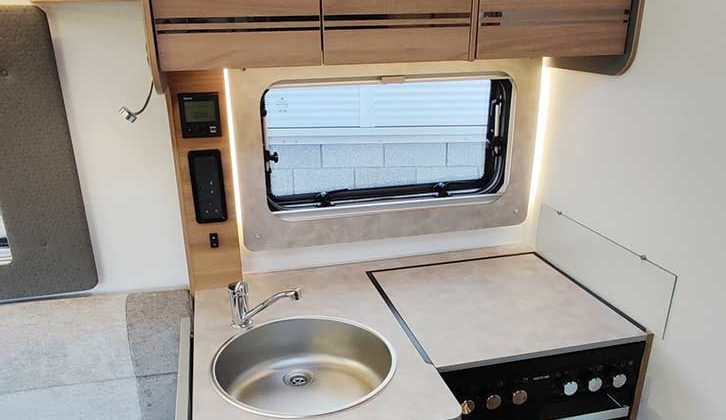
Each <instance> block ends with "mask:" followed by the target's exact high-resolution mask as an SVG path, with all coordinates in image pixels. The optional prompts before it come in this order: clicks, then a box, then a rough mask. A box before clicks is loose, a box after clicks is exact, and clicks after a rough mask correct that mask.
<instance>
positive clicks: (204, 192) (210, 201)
mask: <svg viewBox="0 0 726 420" xmlns="http://www.w3.org/2000/svg"><path fill="white" fill-rule="evenodd" d="M188 157H189V175H190V176H191V180H192V194H193V196H194V213H195V216H196V219H197V223H214V222H224V221H226V220H227V201H226V199H225V193H224V176H223V174H222V157H221V154H220V152H219V150H194V151H191V152H189V156H188ZM215 242H216V245H217V246H218V245H219V240H218V238H216V239H215V238H212V237H210V246H211V247H212V248H215V247H216V246H215Z"/></svg>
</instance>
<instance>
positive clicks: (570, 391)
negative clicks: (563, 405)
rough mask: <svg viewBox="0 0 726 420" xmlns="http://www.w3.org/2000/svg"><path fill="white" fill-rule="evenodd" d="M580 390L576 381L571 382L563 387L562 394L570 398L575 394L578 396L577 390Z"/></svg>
mask: <svg viewBox="0 0 726 420" xmlns="http://www.w3.org/2000/svg"><path fill="white" fill-rule="evenodd" d="M578 388H580V386H579V385H578V384H577V382H575V381H569V382H565V385H563V386H562V392H563V393H564V394H565V395H567V396H568V397H571V396H573V395H575V394H577V389H578Z"/></svg>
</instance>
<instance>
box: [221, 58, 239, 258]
mask: <svg viewBox="0 0 726 420" xmlns="http://www.w3.org/2000/svg"><path fill="white" fill-rule="evenodd" d="M224 96H225V102H226V105H227V125H228V126H229V129H228V130H229V149H230V156H231V159H232V185H233V186H234V205H235V213H236V217H237V231H238V232H239V235H240V239H241V237H242V200H241V199H240V194H241V193H240V183H239V172H238V171H237V131H236V130H235V125H234V122H235V119H234V113H233V112H232V92H231V89H230V82H229V69H224ZM241 242H243V241H241ZM240 258H241V255H240Z"/></svg>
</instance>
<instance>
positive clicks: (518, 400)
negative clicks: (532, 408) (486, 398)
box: [512, 389, 527, 405]
mask: <svg viewBox="0 0 726 420" xmlns="http://www.w3.org/2000/svg"><path fill="white" fill-rule="evenodd" d="M526 402H527V391H525V390H523V389H520V390H519V391H514V393H512V404H514V405H522V404H524V403H526Z"/></svg>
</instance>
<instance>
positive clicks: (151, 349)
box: [0, 291, 191, 420]
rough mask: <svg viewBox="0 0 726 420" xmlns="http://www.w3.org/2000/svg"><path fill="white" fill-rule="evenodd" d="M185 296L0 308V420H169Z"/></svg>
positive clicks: (79, 300) (74, 300) (134, 296)
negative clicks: (0, 419)
mask: <svg viewBox="0 0 726 420" xmlns="http://www.w3.org/2000/svg"><path fill="white" fill-rule="evenodd" d="M190 316H191V304H190V299H189V294H188V293H187V291H168V292H152V293H142V294H129V295H123V294H122V295H103V296H93V297H81V298H72V299H57V300H45V301H36V302H26V303H16V304H7V305H1V306H0V340H1V341H0V367H1V368H0V418H2V419H3V420H26V419H27V420H31V419H32V420H46V419H47V420H51V419H53V420H81V419H82V420H86V419H88V420H96V419H104V420H117V419H118V420H136V419H138V420H172V419H174V404H175V395H176V374H177V359H178V348H179V321H180V319H181V318H183V317H190Z"/></svg>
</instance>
